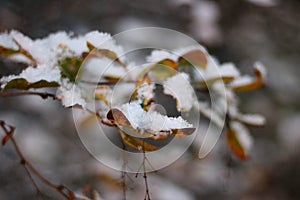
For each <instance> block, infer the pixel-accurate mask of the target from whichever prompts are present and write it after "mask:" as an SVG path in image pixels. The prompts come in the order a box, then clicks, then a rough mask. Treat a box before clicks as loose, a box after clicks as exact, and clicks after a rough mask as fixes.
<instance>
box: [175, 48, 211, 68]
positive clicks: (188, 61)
mask: <svg viewBox="0 0 300 200" xmlns="http://www.w3.org/2000/svg"><path fill="white" fill-rule="evenodd" d="M207 63H208V60H207V55H206V53H205V52H204V51H203V50H200V49H195V50H192V51H189V52H187V53H185V54H183V55H182V56H180V57H179V59H178V64H179V65H180V66H191V65H192V66H197V67H201V68H203V69H205V68H206V66H207Z"/></svg>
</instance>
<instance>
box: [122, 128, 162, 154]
mask: <svg viewBox="0 0 300 200" xmlns="http://www.w3.org/2000/svg"><path fill="white" fill-rule="evenodd" d="M119 133H120V135H121V138H122V140H123V142H124V143H126V144H127V145H129V146H131V147H133V148H135V149H137V150H143V151H154V150H156V149H157V147H156V146H154V145H151V144H149V143H147V142H145V141H143V140H141V139H138V138H135V137H133V136H131V135H128V134H126V133H125V132H123V131H119Z"/></svg>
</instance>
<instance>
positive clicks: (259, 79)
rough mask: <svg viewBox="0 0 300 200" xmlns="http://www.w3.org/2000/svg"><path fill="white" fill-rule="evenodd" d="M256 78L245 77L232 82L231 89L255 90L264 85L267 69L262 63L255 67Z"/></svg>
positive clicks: (256, 64)
mask: <svg viewBox="0 0 300 200" xmlns="http://www.w3.org/2000/svg"><path fill="white" fill-rule="evenodd" d="M254 74H255V78H252V77H249V76H243V77H239V78H237V79H235V80H234V81H232V82H231V84H230V87H231V88H232V89H233V90H235V91H248V90H254V89H257V88H259V87H261V86H263V85H264V83H265V80H264V79H265V76H266V69H265V67H264V66H263V65H262V64H261V63H255V65H254Z"/></svg>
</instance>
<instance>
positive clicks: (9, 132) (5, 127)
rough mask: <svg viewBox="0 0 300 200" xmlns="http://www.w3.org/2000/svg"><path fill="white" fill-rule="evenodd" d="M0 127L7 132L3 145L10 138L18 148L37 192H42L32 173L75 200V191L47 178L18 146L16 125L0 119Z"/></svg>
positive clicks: (18, 152) (71, 199)
mask: <svg viewBox="0 0 300 200" xmlns="http://www.w3.org/2000/svg"><path fill="white" fill-rule="evenodd" d="M0 127H1V128H2V130H3V131H4V133H5V136H4V137H3V139H2V145H5V144H6V142H7V141H8V140H10V141H11V143H12V145H13V147H14V148H15V150H16V153H17V155H18V156H19V158H20V159H21V164H22V165H23V166H24V168H25V170H26V173H27V174H28V176H29V178H30V180H31V181H32V183H33V185H34V187H35V188H36V190H37V192H40V190H39V188H38V186H37V184H36V183H35V181H34V179H33V178H32V174H34V175H35V176H36V177H37V178H38V179H39V180H40V181H41V182H43V183H44V184H45V185H48V186H49V187H51V188H52V189H54V190H56V191H57V192H58V193H60V194H61V195H62V196H64V197H65V198H66V199H68V200H74V199H75V194H74V192H73V191H71V190H70V189H68V188H67V187H65V186H64V185H57V184H55V183H53V182H52V181H50V180H49V179H47V178H46V177H45V176H44V175H42V174H41V173H40V172H39V171H38V170H37V169H36V168H35V167H34V166H33V165H32V164H31V163H30V162H29V161H28V160H27V159H26V158H25V156H24V155H23V153H22V151H21V149H20V147H19V146H18V144H17V142H16V140H15V138H14V137H13V133H14V130H15V127H13V126H11V125H8V124H6V122H5V121H2V120H0Z"/></svg>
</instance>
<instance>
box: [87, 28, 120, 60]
mask: <svg viewBox="0 0 300 200" xmlns="http://www.w3.org/2000/svg"><path fill="white" fill-rule="evenodd" d="M84 40H85V41H88V42H90V43H91V44H92V45H94V46H95V47H96V48H99V49H108V50H110V51H113V52H115V53H116V54H117V55H118V56H119V59H121V60H122V59H124V56H122V55H123V54H124V50H123V48H122V47H121V46H119V45H117V44H116V41H115V40H114V39H113V38H112V37H111V35H110V34H108V33H102V32H99V31H92V32H89V33H87V34H86V35H85V36H84ZM85 43H86V42H85ZM122 61H123V60H122Z"/></svg>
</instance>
